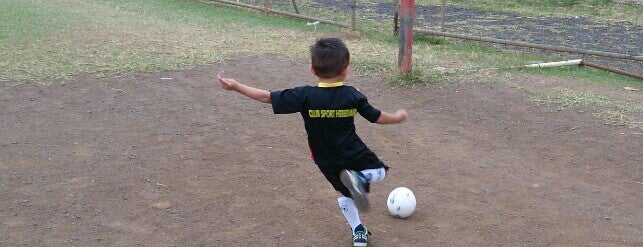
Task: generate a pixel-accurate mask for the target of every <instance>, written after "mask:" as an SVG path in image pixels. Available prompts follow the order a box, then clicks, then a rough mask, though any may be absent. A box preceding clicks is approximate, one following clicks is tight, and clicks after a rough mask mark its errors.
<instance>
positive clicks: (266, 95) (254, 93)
mask: <svg viewBox="0 0 643 247" xmlns="http://www.w3.org/2000/svg"><path fill="white" fill-rule="evenodd" d="M217 81H218V82H219V85H221V87H222V88H223V89H225V90H233V91H236V92H238V93H240V94H243V95H245V96H247V97H248V98H251V99H254V100H256V101H259V102H262V103H267V104H270V92H268V91H267V90H263V89H259V88H254V87H250V86H246V85H244V84H242V83H240V82H237V81H236V80H234V79H228V78H223V77H221V75H217Z"/></svg>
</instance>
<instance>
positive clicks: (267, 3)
mask: <svg viewBox="0 0 643 247" xmlns="http://www.w3.org/2000/svg"><path fill="white" fill-rule="evenodd" d="M268 9H270V0H263V12H264V13H265V14H266V15H267V14H268Z"/></svg>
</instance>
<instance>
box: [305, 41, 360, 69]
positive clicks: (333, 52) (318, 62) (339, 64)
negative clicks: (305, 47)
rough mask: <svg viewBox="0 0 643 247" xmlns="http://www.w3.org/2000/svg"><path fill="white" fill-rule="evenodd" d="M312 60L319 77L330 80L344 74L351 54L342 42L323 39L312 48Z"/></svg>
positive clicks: (312, 66) (312, 65) (313, 67)
mask: <svg viewBox="0 0 643 247" xmlns="http://www.w3.org/2000/svg"><path fill="white" fill-rule="evenodd" d="M310 60H311V68H312V69H313V72H314V73H315V75H316V76H317V77H320V78H323V79H330V78H333V77H337V76H339V75H341V74H342V73H343V72H344V69H346V68H347V67H348V64H349V62H350V54H349V52H348V48H346V45H345V44H344V42H343V41H342V40H340V39H338V38H321V39H318V40H317V42H315V44H314V45H313V46H311V47H310Z"/></svg>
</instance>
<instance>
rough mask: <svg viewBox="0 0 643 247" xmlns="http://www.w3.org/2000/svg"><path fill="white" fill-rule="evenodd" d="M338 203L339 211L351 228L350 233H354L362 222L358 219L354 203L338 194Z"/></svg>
mask: <svg viewBox="0 0 643 247" xmlns="http://www.w3.org/2000/svg"><path fill="white" fill-rule="evenodd" d="M337 202H338V203H339V209H341V210H342V214H344V218H346V221H348V224H349V225H350V226H351V231H355V227H357V226H359V225H360V224H362V221H361V220H360V218H359V210H358V209H357V207H355V202H354V201H353V199H351V198H349V197H345V196H343V195H341V194H340V197H338V198H337Z"/></svg>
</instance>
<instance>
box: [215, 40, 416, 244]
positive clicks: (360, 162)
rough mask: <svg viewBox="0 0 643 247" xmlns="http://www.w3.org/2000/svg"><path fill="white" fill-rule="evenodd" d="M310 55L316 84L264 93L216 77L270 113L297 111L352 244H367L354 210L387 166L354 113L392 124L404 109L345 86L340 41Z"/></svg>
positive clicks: (362, 206)
mask: <svg viewBox="0 0 643 247" xmlns="http://www.w3.org/2000/svg"><path fill="white" fill-rule="evenodd" d="M310 55H311V72H312V73H313V74H314V75H315V76H317V78H319V83H318V85H317V86H301V87H295V88H290V89H285V90H281V91H273V92H269V91H266V90H263V89H259V88H254V87H250V86H246V85H244V84H242V83H239V82H237V81H236V80H234V79H228V78H222V77H221V76H220V75H217V81H218V82H219V84H220V85H221V87H223V88H224V89H226V90H233V91H236V92H238V93H240V94H242V95H245V96H247V97H249V98H252V99H254V100H257V101H260V102H263V103H268V104H272V109H273V111H274V113H275V114H287V113H295V112H299V113H300V114H301V115H302V117H303V119H304V125H305V128H306V132H307V134H308V145H309V147H310V151H311V155H312V158H313V160H314V162H315V164H317V166H318V167H319V170H321V172H322V173H323V174H324V176H325V177H326V179H327V180H328V181H329V182H330V183H331V184H332V186H333V188H334V189H335V190H336V191H337V192H338V199H337V201H338V202H339V207H340V209H341V211H342V213H343V214H344V217H345V218H346V220H347V221H348V223H349V225H350V226H351V228H352V233H353V246H366V245H367V243H368V235H369V232H368V230H367V229H366V227H364V226H363V225H362V222H361V220H360V217H359V211H360V210H361V211H363V212H366V211H368V209H369V203H368V198H367V195H366V193H368V192H369V185H370V183H376V182H380V181H382V180H383V179H384V177H385V175H386V170H387V169H388V166H386V165H384V163H382V161H380V160H379V159H378V158H377V156H376V155H375V153H373V152H372V151H371V150H369V149H368V147H367V146H366V144H364V142H362V140H361V139H360V138H359V136H357V133H356V132H355V124H354V116H355V115H356V114H357V113H359V114H360V115H361V116H362V117H364V118H366V119H367V120H368V121H370V122H372V123H378V124H394V123H401V122H403V121H404V120H405V119H406V116H407V113H406V111H405V110H398V111H396V112H395V113H394V114H390V113H387V112H383V111H380V110H378V109H376V108H374V107H373V106H371V105H370V104H369V103H368V101H367V99H366V97H365V96H364V95H363V94H361V93H360V92H359V91H357V90H356V89H355V88H353V87H351V86H347V85H344V83H343V81H344V80H345V79H346V75H347V74H348V67H349V61H350V54H349V51H348V48H346V45H345V44H344V42H342V41H341V40H340V39H337V38H322V39H319V40H317V42H316V43H315V44H314V45H313V46H312V47H311V48H310Z"/></svg>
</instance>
